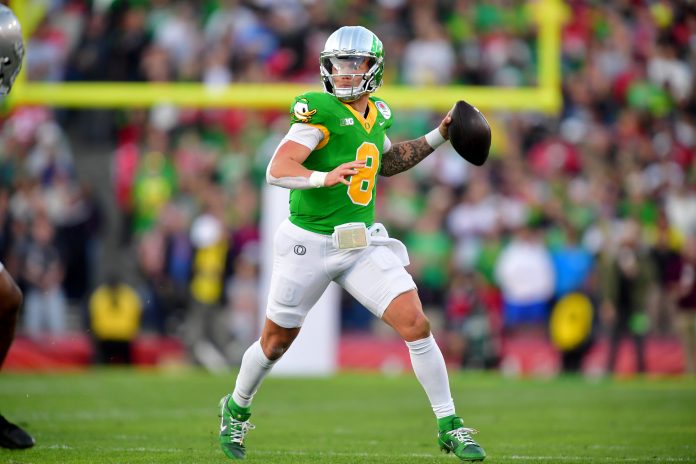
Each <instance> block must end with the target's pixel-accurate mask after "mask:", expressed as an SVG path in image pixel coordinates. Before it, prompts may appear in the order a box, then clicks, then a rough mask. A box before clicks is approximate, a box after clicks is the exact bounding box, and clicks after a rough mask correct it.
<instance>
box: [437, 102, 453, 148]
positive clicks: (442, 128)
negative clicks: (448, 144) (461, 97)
mask: <svg viewBox="0 0 696 464" xmlns="http://www.w3.org/2000/svg"><path fill="white" fill-rule="evenodd" d="M452 109H454V106H452ZM452 109H450V110H449V111H448V112H447V115H446V116H445V117H444V118H443V119H442V122H440V125H439V126H438V130H439V131H440V134H442V136H443V137H444V138H445V140H449V131H448V130H447V127H448V126H449V125H450V123H451V122H452Z"/></svg>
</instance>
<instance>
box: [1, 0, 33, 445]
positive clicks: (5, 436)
mask: <svg viewBox="0 0 696 464" xmlns="http://www.w3.org/2000/svg"><path fill="white" fill-rule="evenodd" d="M23 57H24V44H23V42H22V31H21V29H20V27H19V21H17V18H16V17H15V15H14V13H12V11H11V10H10V9H9V8H7V7H6V6H5V5H0V97H4V96H5V95H7V94H8V93H9V92H10V90H11V89H12V84H14V81H15V78H16V77H17V74H19V70H20V68H21V67H22V58H23ZM21 305H22V292H21V291H20V290H19V287H17V284H16V283H15V281H14V280H13V279H12V276H10V274H9V273H8V272H7V271H6V270H5V267H4V266H3V264H2V262H0V367H2V363H3V361H4V360H5V356H7V352H8V351H9V350H10V345H11V344H12V340H13V339H14V332H15V326H16V325H17V317H18V315H19V308H20V306H21ZM0 446H2V447H3V448H29V447H31V446H34V439H33V438H32V437H31V436H30V435H29V434H28V433H27V432H25V431H24V430H22V429H21V428H20V427H18V426H16V425H15V424H13V423H12V422H9V421H8V420H7V419H5V418H4V417H3V416H1V415H0Z"/></svg>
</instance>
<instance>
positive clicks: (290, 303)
mask: <svg viewBox="0 0 696 464" xmlns="http://www.w3.org/2000/svg"><path fill="white" fill-rule="evenodd" d="M328 240H329V239H328V238H326V237H324V236H320V235H317V234H313V233H311V232H307V231H304V230H302V229H300V228H298V227H297V226H294V225H292V224H291V223H289V221H286V222H285V223H283V225H281V227H280V228H279V229H278V232H277V233H276V237H275V242H274V262H273V273H272V275H271V283H270V287H269V295H268V305H267V309H266V322H265V324H264V327H263V331H262V334H261V338H260V339H259V340H257V341H256V342H254V343H253V344H252V345H251V346H250V347H249V348H248V349H247V351H246V352H245V353H244V356H243V357H242V364H241V366H240V369H239V375H238V376H237V380H236V382H235V388H234V391H233V392H232V393H231V394H229V395H227V396H225V397H224V398H223V399H222V400H221V401H220V416H221V418H222V419H221V420H222V422H221V423H220V444H221V446H222V449H223V451H224V452H225V454H226V455H227V456H228V457H230V458H232V459H242V458H244V456H245V455H246V448H245V446H244V438H245V436H246V434H247V432H248V431H249V430H251V429H252V428H253V425H251V424H250V423H249V418H250V416H251V402H252V400H253V397H254V394H255V393H256V391H257V390H258V388H259V386H260V385H261V382H262V381H263V379H264V378H265V377H266V375H268V373H269V372H270V371H271V369H272V368H273V365H274V364H275V363H276V362H277V361H278V360H279V359H280V358H281V357H282V355H283V354H284V353H285V352H286V351H287V349H288V348H289V347H290V345H291V344H292V342H293V341H294V340H295V337H297V335H298V334H299V332H300V327H301V326H302V323H303V322H304V319H305V317H306V316H307V314H308V313H309V310H310V309H311V308H312V307H313V306H314V304H315V303H316V302H317V301H318V300H319V298H320V297H321V295H322V294H323V293H324V291H325V290H326V287H327V286H328V285H329V283H330V282H331V279H330V278H329V276H328V275H327V274H326V272H325V270H324V269H325V266H324V259H325V251H326V242H327V241H328Z"/></svg>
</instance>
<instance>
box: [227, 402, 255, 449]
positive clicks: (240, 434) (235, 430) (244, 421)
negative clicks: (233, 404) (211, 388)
mask: <svg viewBox="0 0 696 464" xmlns="http://www.w3.org/2000/svg"><path fill="white" fill-rule="evenodd" d="M231 397H232V395H227V396H225V397H224V398H223V399H221V400H220V447H221V448H222V451H223V452H224V453H225V455H226V456H227V457H228V458H230V459H244V457H245V456H246V448H245V447H244V438H245V437H246V434H247V433H248V432H249V430H253V429H254V428H255V427H254V425H253V424H250V423H249V417H250V416H251V414H241V413H236V412H234V411H232V409H230V406H229V404H228V403H229V401H230V399H231Z"/></svg>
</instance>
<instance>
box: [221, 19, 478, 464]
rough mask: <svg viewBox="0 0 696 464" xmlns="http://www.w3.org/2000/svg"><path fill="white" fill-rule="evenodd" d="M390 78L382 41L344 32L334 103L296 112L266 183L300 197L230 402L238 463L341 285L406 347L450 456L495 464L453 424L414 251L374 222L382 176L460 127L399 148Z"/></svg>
mask: <svg viewBox="0 0 696 464" xmlns="http://www.w3.org/2000/svg"><path fill="white" fill-rule="evenodd" d="M383 70H384V52H383V49H382V42H381V41H380V40H379V39H378V38H377V36H376V35H375V34H373V33H372V32H370V31H369V30H367V29H365V28H364V27H360V26H350V27H342V28H340V29H338V30H336V31H335V32H334V33H333V34H331V36H330V37H329V38H328V40H327V41H326V45H325V47H324V50H323V52H322V53H321V55H320V71H321V80H322V83H323V85H324V90H325V92H324V93H321V92H308V93H305V94H303V95H300V96H298V97H297V98H296V99H295V101H294V102H293V103H292V105H291V107H290V114H291V127H290V130H289V131H288V133H287V135H286V136H285V137H284V139H283V140H282V141H281V143H280V144H279V146H278V148H277V149H276V152H275V154H274V155H273V158H272V160H271V162H270V163H269V166H268V169H267V171H266V179H267V181H268V182H269V183H270V184H273V185H278V186H280V187H285V188H288V189H291V192H290V217H289V218H288V219H287V220H286V221H285V222H284V223H283V224H282V225H281V226H280V228H279V229H278V231H277V232H276V235H275V241H274V262H273V273H272V277H271V284H270V291H269V295H268V305H267V310H266V321H265V325H264V327H263V331H262V334H261V338H260V339H259V340H258V341H257V342H255V343H254V344H252V345H251V346H250V347H249V348H248V349H247V351H246V352H245V354H244V356H243V358H242V365H241V368H240V371H239V375H238V377H237V381H236V384H235V388H234V391H233V392H232V393H231V394H229V395H227V396H225V397H224V398H222V400H221V401H220V417H221V423H220V444H221V447H222V450H223V451H224V453H225V454H226V455H227V456H228V457H230V458H232V459H242V458H244V456H245V455H246V447H245V437H246V435H247V433H248V432H249V431H250V430H251V429H253V428H254V426H253V425H252V424H251V423H250V422H249V418H250V416H251V402H252V399H253V397H254V394H255V393H256V391H257V390H258V388H259V386H260V384H261V382H262V380H263V378H264V377H265V376H266V375H267V374H268V372H270V370H271V368H272V367H273V365H274V364H275V362H276V361H277V360H278V359H280V357H281V356H282V355H283V353H285V351H286V350H287V349H288V347H289V346H290V344H291V343H292V342H293V340H294V339H295V337H297V335H298V333H299V331H300V328H301V326H302V323H303V321H304V319H305V316H306V315H307V313H308V312H309V310H310V309H311V308H312V306H314V304H315V303H316V302H317V300H318V299H319V297H320V296H321V295H322V293H323V292H324V290H325V289H326V287H327V286H328V285H329V283H330V282H332V281H334V282H336V283H338V284H339V285H341V286H342V287H343V288H344V289H346V290H347V291H348V292H349V293H350V294H351V295H353V296H354V297H355V298H356V299H357V300H358V301H359V302H360V303H362V304H363V305H364V306H365V307H366V308H368V309H369V310H370V311H371V312H372V313H373V314H374V315H375V316H377V317H379V318H381V319H382V320H383V321H384V322H386V323H387V324H389V325H390V326H391V327H393V328H394V330H395V331H396V332H397V333H398V334H399V335H400V336H401V337H402V338H403V339H404V341H405V343H406V345H407V346H408V349H409V353H410V357H411V363H412V366H413V370H414V372H415V374H416V377H417V378H418V381H419V382H420V383H421V385H422V386H423V389H424V390H425V393H426V395H427V397H428V399H429V401H430V404H431V406H432V409H433V412H434V413H435V416H436V419H437V426H438V442H439V445H440V447H441V448H442V449H443V450H444V451H446V452H453V453H454V454H455V455H456V456H458V457H459V458H460V459H462V460H465V461H480V460H483V459H484V458H485V456H486V453H485V452H484V450H483V449H482V448H481V447H480V446H479V445H478V444H477V443H476V442H475V441H474V440H473V439H472V438H471V434H472V433H475V430H473V429H470V428H466V427H464V424H463V421H462V419H461V418H460V417H458V416H457V415H456V413H455V408H454V402H453V400H452V396H451V393H450V387H449V379H448V376H447V370H446V368H445V362H444V359H443V356H442V353H441V352H440V349H439V347H438V346H437V344H436V342H435V339H434V338H433V336H432V334H431V333H430V324H429V322H428V319H427V318H426V316H425V315H424V314H423V309H422V307H421V303H420V300H419V298H418V293H417V291H416V285H415V283H414V281H413V278H412V277H411V276H410V275H409V274H408V273H407V272H406V270H405V268H404V266H406V265H408V254H407V252H406V248H405V247H404V245H403V244H402V243H401V242H399V241H398V240H396V239H393V238H390V237H389V236H388V234H387V232H386V230H385V228H384V226H382V225H381V224H379V223H376V222H375V193H376V184H377V177H378V175H380V176H393V175H395V174H398V173H400V172H403V171H405V170H407V169H409V168H411V167H413V166H415V165H416V164H417V163H418V162H420V161H421V160H422V159H423V158H425V157H426V156H428V155H429V154H430V153H432V152H433V150H434V149H435V148H437V147H438V146H439V145H440V144H442V143H444V142H445V140H446V139H447V126H448V125H449V123H450V120H451V118H450V116H449V114H448V115H447V116H446V117H445V118H444V119H443V120H442V122H441V123H440V125H439V126H438V127H437V128H435V129H434V130H433V131H431V132H430V133H428V134H427V135H425V136H424V137H421V138H419V139H417V140H411V141H407V142H401V143H394V144H392V143H391V141H390V140H389V138H388V137H387V135H386V131H387V129H389V127H390V126H391V125H392V112H391V109H390V108H389V106H388V105H387V103H386V102H384V101H383V100H381V99H379V98H377V97H374V96H372V95H371V94H372V93H373V92H374V91H376V90H377V89H378V88H379V86H380V85H381V84H382V74H383Z"/></svg>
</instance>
